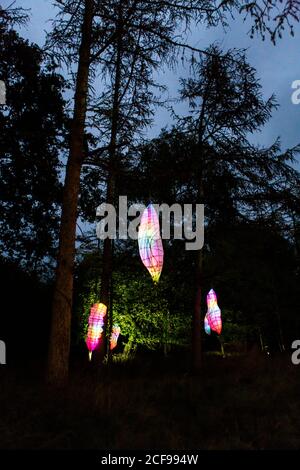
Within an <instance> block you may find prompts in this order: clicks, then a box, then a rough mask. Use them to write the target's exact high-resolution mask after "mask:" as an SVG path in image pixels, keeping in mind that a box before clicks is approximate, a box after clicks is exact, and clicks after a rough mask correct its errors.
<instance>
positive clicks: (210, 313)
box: [204, 289, 222, 335]
mask: <svg viewBox="0 0 300 470" xmlns="http://www.w3.org/2000/svg"><path fill="white" fill-rule="evenodd" d="M206 301H207V314H206V317H207V322H208V325H209V327H210V329H211V330H212V331H214V332H215V333H217V334H218V335H220V334H221V331H222V318H221V310H220V308H219V306H218V301H217V295H216V293H215V291H214V290H213V289H210V291H209V293H208V294H207V297H206ZM204 327H205V326H204Z"/></svg>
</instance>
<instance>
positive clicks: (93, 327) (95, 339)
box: [86, 303, 107, 360]
mask: <svg viewBox="0 0 300 470" xmlns="http://www.w3.org/2000/svg"><path fill="white" fill-rule="evenodd" d="M106 313H107V307H106V305H104V304H101V303H97V304H94V305H93V306H92V307H91V311H90V316H89V326H88V333H87V337H86V345H87V347H88V350H89V359H90V360H91V359H92V353H93V351H95V349H96V348H97V347H98V346H99V343H100V340H101V336H102V333H103V326H104V318H105V316H106Z"/></svg>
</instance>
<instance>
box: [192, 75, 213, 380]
mask: <svg viewBox="0 0 300 470" xmlns="http://www.w3.org/2000/svg"><path fill="white" fill-rule="evenodd" d="M208 88H209V84H208V85H207V90H206V93H208ZM206 93H205V95H206ZM205 95H204V98H203V101H202V105H201V112H200V116H199V125H198V145H197V157H198V162H199V166H198V175H197V180H198V197H197V203H198V204H204V184H203V181H204V173H205V168H204V167H205V157H204V148H203V135H204V130H205V124H204V116H205V106H206V98H205ZM202 292H203V248H201V249H200V250H199V251H198V253H197V261H196V296H195V302H194V312H193V322H192V328H193V330H192V370H193V372H195V373H197V372H199V371H200V369H201V367H202V343H201V340H202V334H201V331H202V325H203V321H202V320H203V318H204V316H203V314H202V307H201V300H202Z"/></svg>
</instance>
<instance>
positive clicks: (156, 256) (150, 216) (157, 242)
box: [138, 204, 164, 283]
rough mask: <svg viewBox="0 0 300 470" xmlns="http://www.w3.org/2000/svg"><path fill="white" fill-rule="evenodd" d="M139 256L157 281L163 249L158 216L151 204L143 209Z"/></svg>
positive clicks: (160, 269)
mask: <svg viewBox="0 0 300 470" xmlns="http://www.w3.org/2000/svg"><path fill="white" fill-rule="evenodd" d="M138 243H139V251H140V257H141V260H142V262H143V264H144V266H145V267H146V268H147V269H148V271H149V273H150V274H151V277H152V279H153V281H154V283H157V282H158V281H159V278H160V275H161V271H162V267H163V262H164V249H163V244H162V239H161V236H160V227H159V218H158V215H157V212H156V210H155V208H154V207H153V205H152V204H149V206H148V207H147V208H146V209H145V210H144V212H143V214H142V218H141V223H140V227H139V233H138Z"/></svg>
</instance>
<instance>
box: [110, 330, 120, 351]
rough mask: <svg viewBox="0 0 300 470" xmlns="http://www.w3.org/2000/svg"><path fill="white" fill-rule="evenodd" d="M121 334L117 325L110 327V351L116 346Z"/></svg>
mask: <svg viewBox="0 0 300 470" xmlns="http://www.w3.org/2000/svg"><path fill="white" fill-rule="evenodd" d="M120 333H121V328H120V327H119V325H114V326H113V327H112V332H111V337H110V350H111V351H112V350H113V349H115V347H116V346H117V344H118V339H119V336H120Z"/></svg>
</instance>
